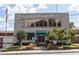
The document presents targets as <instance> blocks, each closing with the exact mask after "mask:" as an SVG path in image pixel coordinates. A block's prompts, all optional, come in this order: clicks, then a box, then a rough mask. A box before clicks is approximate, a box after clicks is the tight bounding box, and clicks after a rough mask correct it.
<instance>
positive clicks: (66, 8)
mask: <svg viewBox="0 0 79 59" xmlns="http://www.w3.org/2000/svg"><path fill="white" fill-rule="evenodd" d="M7 8H8V20H7V30H8V31H13V30H14V14H15V13H37V12H38V13H40V12H44V13H46V12H49V13H51V12H52V13H53V12H69V21H70V22H73V23H74V25H75V26H76V27H79V5H78V4H76V5H74V4H22V5H21V4H1V5H0V31H5V25H6V24H5V16H6V15H5V11H6V9H7Z"/></svg>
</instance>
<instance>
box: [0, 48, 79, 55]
mask: <svg viewBox="0 0 79 59" xmlns="http://www.w3.org/2000/svg"><path fill="white" fill-rule="evenodd" d="M54 53H79V49H70V50H26V51H8V52H0V55H16V54H17V55H18V54H20V55H21V54H54Z"/></svg>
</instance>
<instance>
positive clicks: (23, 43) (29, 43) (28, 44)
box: [13, 42, 30, 45]
mask: <svg viewBox="0 0 79 59" xmlns="http://www.w3.org/2000/svg"><path fill="white" fill-rule="evenodd" d="M29 44H30V43H29V42H28V43H22V45H29ZM13 45H19V43H18V42H17V43H14V44H13Z"/></svg>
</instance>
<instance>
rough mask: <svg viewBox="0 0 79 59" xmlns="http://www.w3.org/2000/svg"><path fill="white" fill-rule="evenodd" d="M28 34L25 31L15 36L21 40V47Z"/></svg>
mask: <svg viewBox="0 0 79 59" xmlns="http://www.w3.org/2000/svg"><path fill="white" fill-rule="evenodd" d="M26 36H27V35H26V33H25V32H24V31H18V32H16V34H15V37H16V38H17V39H18V40H19V44H20V46H22V40H24V39H25V38H26Z"/></svg>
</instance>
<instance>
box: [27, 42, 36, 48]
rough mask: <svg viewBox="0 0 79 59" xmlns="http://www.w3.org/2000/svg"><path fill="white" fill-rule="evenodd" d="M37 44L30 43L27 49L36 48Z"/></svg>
mask: <svg viewBox="0 0 79 59" xmlns="http://www.w3.org/2000/svg"><path fill="white" fill-rule="evenodd" d="M35 47H36V45H35V44H34V43H30V44H29V45H28V46H26V49H34V48H35Z"/></svg>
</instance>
